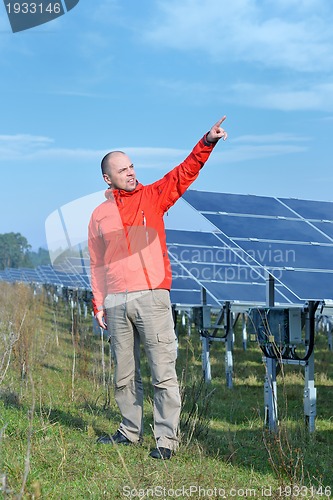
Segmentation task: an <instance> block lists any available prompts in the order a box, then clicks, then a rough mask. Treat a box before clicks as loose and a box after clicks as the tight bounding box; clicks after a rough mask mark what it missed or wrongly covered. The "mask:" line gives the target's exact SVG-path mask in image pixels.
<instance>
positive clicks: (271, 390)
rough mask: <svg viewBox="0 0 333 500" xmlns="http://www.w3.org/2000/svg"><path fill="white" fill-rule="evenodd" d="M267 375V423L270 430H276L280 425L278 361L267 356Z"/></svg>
mask: <svg viewBox="0 0 333 500" xmlns="http://www.w3.org/2000/svg"><path fill="white" fill-rule="evenodd" d="M265 362H266V376H265V385H264V400H265V425H266V426H268V427H269V430H270V431H273V432H276V430H277V426H278V405H277V384H276V367H277V361H276V359H273V358H266V359H265Z"/></svg>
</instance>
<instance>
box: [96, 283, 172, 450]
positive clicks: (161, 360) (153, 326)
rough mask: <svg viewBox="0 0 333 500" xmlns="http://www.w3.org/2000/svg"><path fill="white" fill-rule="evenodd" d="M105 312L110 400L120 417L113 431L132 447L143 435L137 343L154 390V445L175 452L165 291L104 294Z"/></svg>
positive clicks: (169, 317) (168, 312)
mask: <svg viewBox="0 0 333 500" xmlns="http://www.w3.org/2000/svg"><path fill="white" fill-rule="evenodd" d="M105 308H106V312H107V325H108V331H109V333H110V337H111V346H112V351H113V356H114V362H115V374H114V384H115V399H116V402H117V404H118V407H119V410H120V412H121V415H122V422H121V424H120V427H119V430H120V431H121V432H122V434H124V435H125V436H126V437H127V438H128V439H129V440H130V441H132V442H138V441H139V440H140V438H141V436H142V434H143V386H142V381H141V375H140V341H141V342H142V344H143V346H144V348H145V352H146V355H147V359H148V362H149V366H150V371H151V379H152V384H153V387H154V433H155V439H156V443H157V446H159V447H164V448H169V449H171V450H176V449H177V447H178V439H177V432H178V424H179V414H180V406H181V402H180V395H179V386H178V381H177V375H176V353H177V346H176V336H175V332H174V322H173V317H172V310H171V304H170V294H169V291H168V290H164V289H157V290H144V291H139V292H128V293H118V294H109V295H108V296H107V297H106V299H105Z"/></svg>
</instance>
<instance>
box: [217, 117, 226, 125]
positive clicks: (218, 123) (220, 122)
mask: <svg viewBox="0 0 333 500" xmlns="http://www.w3.org/2000/svg"><path fill="white" fill-rule="evenodd" d="M226 118H227V117H226V115H224V116H223V117H222V118H221V120H219V121H218V122H216V123H215V126H216V127H219V126H220V125H221V124H222V123H223V122H224V120H225V119H226Z"/></svg>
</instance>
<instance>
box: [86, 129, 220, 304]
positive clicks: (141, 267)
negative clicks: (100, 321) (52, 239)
mask: <svg viewBox="0 0 333 500" xmlns="http://www.w3.org/2000/svg"><path fill="white" fill-rule="evenodd" d="M206 135H207V134H206ZM206 135H205V136H204V137H203V138H202V139H201V140H200V141H199V142H198V144H197V145H196V146H195V147H194V148H193V150H192V152H191V153H190V155H189V156H188V157H187V158H186V159H185V160H184V161H183V162H182V163H181V164H180V165H178V166H177V167H175V168H174V169H173V170H171V171H170V172H168V173H167V174H166V175H165V176H164V177H163V178H162V179H160V180H158V181H156V182H154V183H153V184H149V185H147V186H143V185H142V184H140V183H138V184H137V186H136V188H135V190H134V191H130V192H128V191H123V190H118V189H108V190H107V191H106V192H105V196H106V198H107V200H106V201H104V203H102V204H101V205H99V206H98V207H97V208H95V210H94V211H93V213H92V216H91V219H90V223H89V236H88V245H89V253H90V268H91V287H92V292H93V296H94V300H93V304H94V311H95V313H96V312H97V311H98V310H101V309H103V306H104V299H105V297H106V296H107V295H108V294H109V293H124V292H133V291H138V290H148V289H155V288H165V289H168V290H170V288H171V280H172V275H171V266H170V261H169V257H168V252H167V246H166V236H165V229H164V221H163V215H164V214H165V212H166V211H167V210H168V209H169V208H170V207H171V206H172V205H173V204H174V203H175V202H176V201H177V200H178V199H179V198H180V197H181V196H182V195H183V194H184V192H185V191H186V189H187V188H188V187H189V186H190V184H192V182H193V181H194V180H195V179H196V178H197V177H198V174H199V171H200V169H201V168H202V167H203V165H204V164H205V162H206V161H207V159H208V157H209V155H210V153H211V152H212V150H213V148H214V146H215V144H212V143H209V142H208V141H207V139H206Z"/></svg>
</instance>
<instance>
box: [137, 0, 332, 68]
mask: <svg viewBox="0 0 333 500" xmlns="http://www.w3.org/2000/svg"><path fill="white" fill-rule="evenodd" d="M158 6H159V11H158V14H156V15H155V18H154V22H153V23H152V25H151V26H149V27H148V29H147V32H146V40H147V41H148V42H149V43H154V44H155V45H156V44H157V45H159V46H161V47H169V48H170V47H171V48H174V49H177V50H182V51H187V50H191V51H198V50H200V51H204V52H206V53H208V54H209V55H210V56H211V57H212V58H213V59H214V60H216V61H219V62H222V63H225V62H228V61H231V60H232V61H238V62H239V61H241V62H249V63H258V64H260V65H264V66H266V67H273V68H286V69H292V70H298V71H302V72H303V71H310V72H311V71H318V70H320V71H330V70H332V68H333V31H332V29H331V26H332V20H333V10H332V6H331V3H328V1H327V0H322V1H319V0H317V1H316V0H309V2H307V1H306V0H303V1H301V2H296V0H291V1H290V2H288V3H287V0H279V1H277V2H276V1H273V0H269V1H268V2H261V1H259V0H233V1H232V2H230V0H206V1H205V2H202V1H201V0H183V1H182V2H179V1H178V0H160V1H159V2H158Z"/></svg>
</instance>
